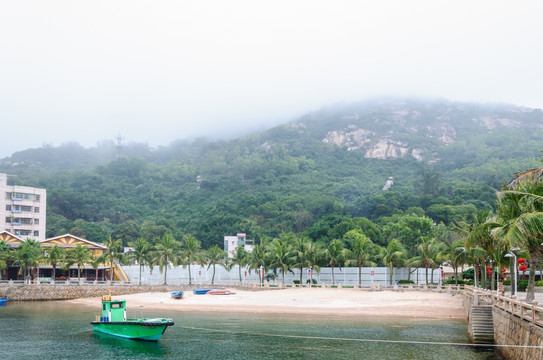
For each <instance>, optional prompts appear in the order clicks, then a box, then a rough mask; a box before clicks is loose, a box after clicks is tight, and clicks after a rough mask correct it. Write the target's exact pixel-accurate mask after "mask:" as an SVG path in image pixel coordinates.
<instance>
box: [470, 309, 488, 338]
mask: <svg viewBox="0 0 543 360" xmlns="http://www.w3.org/2000/svg"><path fill="white" fill-rule="evenodd" d="M468 333H469V337H470V340H471V341H472V342H473V343H475V344H493V343H494V322H493V320H492V306H487V305H484V306H473V307H472V308H471V311H470V314H469V329H468Z"/></svg>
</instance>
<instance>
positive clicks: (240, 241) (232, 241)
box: [224, 233, 255, 259]
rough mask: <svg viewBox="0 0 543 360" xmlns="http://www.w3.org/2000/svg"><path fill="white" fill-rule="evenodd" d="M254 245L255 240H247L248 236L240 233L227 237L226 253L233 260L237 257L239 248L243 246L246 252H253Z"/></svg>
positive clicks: (225, 242) (225, 241) (225, 238)
mask: <svg viewBox="0 0 543 360" xmlns="http://www.w3.org/2000/svg"><path fill="white" fill-rule="evenodd" d="M254 243H255V241H254V240H247V235H246V234H243V233H238V234H237V235H236V236H225V237H224V251H226V253H227V255H228V257H229V258H230V259H231V258H233V257H234V256H236V251H237V250H238V246H243V249H244V250H245V251H247V252H252V251H253V247H254Z"/></svg>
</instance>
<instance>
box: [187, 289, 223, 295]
mask: <svg viewBox="0 0 543 360" xmlns="http://www.w3.org/2000/svg"><path fill="white" fill-rule="evenodd" d="M216 289H218V288H206V289H194V290H192V292H193V293H194V295H205V294H207V293H208V292H209V291H211V290H216Z"/></svg>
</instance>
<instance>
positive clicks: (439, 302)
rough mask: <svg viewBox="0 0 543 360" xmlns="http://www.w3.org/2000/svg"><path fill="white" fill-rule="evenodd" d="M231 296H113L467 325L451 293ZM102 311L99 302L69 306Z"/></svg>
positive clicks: (148, 302)
mask: <svg viewBox="0 0 543 360" xmlns="http://www.w3.org/2000/svg"><path fill="white" fill-rule="evenodd" d="M231 290H232V291H233V292H234V293H233V294H232V295H194V294H193V293H192V291H185V292H184V297H183V299H179V300H176V299H173V298H172V297H171V295H170V293H142V294H132V295H119V296H114V299H117V300H126V301H127V308H128V309H129V311H130V309H137V310H138V311H140V310H143V309H160V310H168V311H191V312H194V311H208V312H210V311H219V312H250V313H269V314H273V313H277V314H314V315H337V316H365V317H402V318H420V319H465V318H466V315H465V313H464V310H463V309H462V298H461V296H459V295H456V296H453V295H451V294H447V293H433V292H423V291H374V292H370V291H361V290H359V289H331V288H287V289H274V290H261V291H247V290H237V289H231ZM68 301H69V302H70V303H74V304H81V305H87V306H92V307H95V308H99V307H100V301H101V300H100V298H98V297H96V298H82V299H74V300H68Z"/></svg>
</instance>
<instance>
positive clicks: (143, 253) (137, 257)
mask: <svg viewBox="0 0 543 360" xmlns="http://www.w3.org/2000/svg"><path fill="white" fill-rule="evenodd" d="M128 245H129V246H131V247H132V248H133V249H134V250H132V251H130V252H129V253H128V257H129V258H130V259H131V260H133V261H135V262H137V263H138V265H139V270H140V276H139V285H141V271H142V269H143V267H144V266H145V261H146V260H147V257H148V255H149V253H150V252H151V250H152V249H153V247H152V246H151V244H150V243H149V242H148V241H147V240H145V239H144V238H141V237H140V238H138V239H137V240H136V241H135V242H134V241H131V242H129V243H128Z"/></svg>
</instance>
